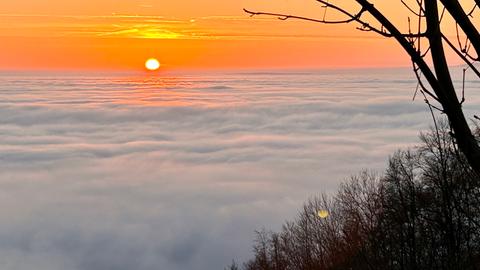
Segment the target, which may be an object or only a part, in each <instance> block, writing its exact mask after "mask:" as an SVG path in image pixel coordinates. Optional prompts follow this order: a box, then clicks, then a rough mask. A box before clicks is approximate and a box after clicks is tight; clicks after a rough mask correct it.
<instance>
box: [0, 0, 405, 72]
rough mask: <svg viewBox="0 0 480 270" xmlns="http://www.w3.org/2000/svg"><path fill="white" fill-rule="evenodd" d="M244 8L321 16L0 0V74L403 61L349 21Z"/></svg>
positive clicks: (172, 4) (261, 5)
mask: <svg viewBox="0 0 480 270" xmlns="http://www.w3.org/2000/svg"><path fill="white" fill-rule="evenodd" d="M243 7H249V8H252V9H256V10H271V11H278V12H287V13H295V14H301V15H306V16H316V17H318V16H322V15H323V10H322V9H321V8H320V7H319V5H318V4H316V3H315V1H304V0H302V1H299V2H298V3H297V2H295V3H290V2H278V1H273V0H269V1H253V0H243V1H239V2H236V1H220V0H207V1H200V2H199V1H193V0H178V1H162V3H158V1H142V2H139V1H134V0H123V1H113V0H95V1H93V0H85V1H82V3H81V4H80V3H79V2H77V1H71V0H68V1H59V0H53V1H49V4H48V5H45V4H44V2H42V1H37V0H17V1H2V3H0V10H1V12H2V14H0V59H2V61H0V69H20V70H22V69H24V70H26V69H114V70H129V69H130V70H135V69H136V70H139V69H141V68H143V62H144V61H145V59H146V58H148V57H149V56H151V55H158V56H159V57H161V58H162V66H163V68H166V69H172V68H173V69H176V68H225V67H232V68H264V67H265V68H267V67H268V68H272V67H276V68H284V67H286V68H288V67H299V68H313V67H359V66H398V65H408V64H409V61H408V57H405V55H404V53H403V52H402V51H401V50H400V49H399V48H398V46H397V45H396V44H395V43H394V42H393V41H392V40H387V39H384V38H381V37H378V36H376V35H374V34H372V33H364V32H359V31H356V30H355V26H354V25H340V26H331V25H320V24H315V23H308V22H301V21H294V20H288V21H279V20H278V19H276V18H268V17H254V18H250V17H249V16H248V15H247V14H245V13H244V12H243V10H242V8H243ZM383 7H384V8H386V9H392V10H393V9H394V8H395V7H394V6H391V5H385V4H384V6H383ZM397 13H398V12H396V13H395V14H397ZM400 18H401V17H400ZM372 50H375V54H372V53H371V52H372Z"/></svg>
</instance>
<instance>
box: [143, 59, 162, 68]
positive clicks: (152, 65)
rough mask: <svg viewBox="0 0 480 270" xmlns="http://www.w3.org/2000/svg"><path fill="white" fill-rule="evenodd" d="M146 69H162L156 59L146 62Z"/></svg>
mask: <svg viewBox="0 0 480 270" xmlns="http://www.w3.org/2000/svg"><path fill="white" fill-rule="evenodd" d="M145 67H146V68H147V69H148V70H157V69H158V68H159V67H160V62H158V60H157V59H155V58H150V59H148V60H147V61H146V62H145Z"/></svg>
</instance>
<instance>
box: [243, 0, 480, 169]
mask: <svg viewBox="0 0 480 270" xmlns="http://www.w3.org/2000/svg"><path fill="white" fill-rule="evenodd" d="M316 1H317V2H319V3H320V4H321V5H322V6H321V8H323V10H324V14H323V18H321V19H315V18H309V17H302V16H295V15H288V14H280V13H271V12H256V11H250V10H247V9H244V10H245V12H247V13H248V14H250V15H251V16H255V15H270V16H277V17H278V18H279V19H281V20H287V19H300V20H307V21H312V22H317V23H325V24H342V23H357V24H359V26H358V27H357V29H359V30H361V31H371V32H375V33H377V34H379V35H381V36H384V37H387V38H394V39H395V40H396V41H397V42H398V44H399V45H400V46H401V47H402V48H403V49H404V51H405V52H406V53H407V54H408V55H409V56H410V58H411V60H412V65H413V71H414V72H415V75H416V77H417V79H418V86H417V90H419V91H420V92H421V93H422V94H423V96H424V98H425V102H426V103H427V104H428V106H429V108H430V110H431V112H432V116H433V117H434V121H435V114H434V111H437V110H438V111H440V112H441V113H442V114H445V115H447V117H448V120H449V124H450V128H451V132H450V133H451V136H452V137H453V138H454V140H455V143H456V145H457V146H458V148H459V149H460V151H461V152H462V153H463V155H465V157H466V160H467V161H468V163H469V164H470V165H471V167H472V168H473V169H474V170H475V172H476V173H477V174H480V146H479V144H478V141H477V140H476V139H475V137H474V135H473V134H472V130H471V129H470V127H469V124H468V122H467V119H466V117H465V115H464V113H463V110H462V104H463V103H464V101H465V96H464V90H463V89H464V88H463V87H462V89H461V90H462V91H461V93H462V96H461V99H459V97H458V96H457V93H456V89H455V86H454V83H453V80H452V76H451V71H450V68H449V66H448V62H447V57H446V54H445V48H444V46H445V45H446V46H448V47H449V48H450V49H451V50H453V52H455V53H456V55H457V56H458V57H459V58H460V59H461V60H462V61H463V62H465V65H466V68H465V69H464V70H463V72H464V74H465V71H466V70H467V69H468V70H471V71H472V72H473V73H474V74H475V75H476V76H477V77H478V79H480V72H479V71H478V69H477V68H476V67H475V65H474V63H475V62H478V61H479V60H480V58H479V56H480V33H479V31H478V29H480V28H479V27H477V26H476V25H475V24H474V23H473V21H472V17H473V15H476V13H480V12H479V10H480V6H479V5H480V0H474V3H472V6H470V7H467V6H466V5H465V4H461V3H460V1H459V0H412V1H408V0H400V1H401V3H402V4H403V5H404V7H405V8H406V10H407V12H408V14H409V16H408V17H407V18H406V19H407V21H408V29H406V30H403V29H401V27H400V26H399V25H395V24H394V23H393V21H392V20H391V19H389V17H387V15H386V13H385V12H383V11H382V10H379V9H377V8H376V7H375V5H374V4H373V2H372V1H369V0H350V1H351V2H352V3H357V4H358V7H359V9H358V10H357V11H356V12H355V11H350V10H347V9H346V8H344V7H342V6H341V4H336V3H332V2H334V0H331V1H329V0H316ZM338 2H341V1H338ZM462 2H464V1H462ZM328 9H331V10H334V11H336V12H338V13H339V14H340V15H342V16H344V18H343V19H340V20H328V18H326V12H327V10H328ZM446 12H448V13H449V14H450V16H451V18H453V21H454V22H455V24H456V31H457V35H456V37H457V41H456V42H455V41H452V40H451V38H449V37H447V35H446V34H445V33H444V31H443V29H442V26H444V24H445V23H442V22H443V21H445V20H444V17H445V16H446ZM411 17H412V18H414V19H415V20H416V21H415V22H413V20H412V19H411ZM370 20H371V21H370ZM425 43H426V45H424V44H425ZM472 48H473V51H474V52H471V51H472ZM427 55H430V56H431V59H432V60H431V62H430V61H427ZM463 80H464V81H463V83H465V75H464V78H463ZM459 90H460V89H459ZM416 92H417V91H416ZM459 92H460V91H459ZM475 118H477V119H480V118H478V117H477V116H475Z"/></svg>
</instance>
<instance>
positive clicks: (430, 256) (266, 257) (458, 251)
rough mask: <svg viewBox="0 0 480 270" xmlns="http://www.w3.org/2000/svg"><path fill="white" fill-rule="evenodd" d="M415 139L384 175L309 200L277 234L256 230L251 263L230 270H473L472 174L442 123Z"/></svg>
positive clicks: (477, 212) (479, 226) (476, 190)
mask: <svg viewBox="0 0 480 270" xmlns="http://www.w3.org/2000/svg"><path fill="white" fill-rule="evenodd" d="M477 138H478V135H477ZM421 140H422V144H421V145H420V146H419V147H417V148H414V149H413V150H406V151H398V152H396V153H395V154H393V156H392V157H391V158H390V161H389V165H388V167H387V169H386V171H385V172H384V173H383V174H381V175H378V174H374V173H371V172H362V173H360V174H359V175H357V176H354V177H352V178H351V179H349V180H348V181H346V182H345V183H343V184H342V185H341V186H340V188H339V190H338V192H337V193H336V194H335V195H334V196H326V195H321V196H319V197H315V198H312V199H310V200H308V201H307V202H306V203H305V204H304V205H303V208H302V209H301V211H300V212H299V214H298V217H297V218H296V219H295V220H294V221H291V222H286V223H285V224H284V225H283V228H282V230H281V231H280V232H271V231H267V230H262V231H259V232H257V237H256V242H255V244H254V249H253V251H254V256H253V258H252V259H251V260H249V261H248V262H246V263H245V264H244V265H243V267H239V266H238V265H237V264H235V263H233V264H232V265H231V266H230V268H229V269H241V268H242V269H244V270H324V269H325V270H326V269H331V270H334V269H360V270H362V269H399V270H400V269H440V270H441V269H445V270H452V269H480V184H479V183H480V181H479V179H478V176H477V174H476V173H475V172H474V171H473V170H472V168H471V166H469V165H468V162H467V161H466V157H465V155H463V154H459V152H458V151H456V144H455V143H454V140H453V139H452V137H451V136H450V129H449V127H448V124H447V123H445V121H443V122H442V121H440V123H439V126H438V129H436V130H432V131H431V132H429V133H426V134H422V135H421ZM322 210H324V211H328V213H329V215H328V216H327V217H324V215H319V213H320V212H319V211H322ZM320 216H322V217H320Z"/></svg>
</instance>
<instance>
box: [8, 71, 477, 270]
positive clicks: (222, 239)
mask: <svg viewBox="0 0 480 270" xmlns="http://www.w3.org/2000/svg"><path fill="white" fill-rule="evenodd" d="M469 77H473V76H472V75H468V76H467V79H468V78H469ZM457 83H461V82H460V81H457ZM415 87H416V80H415V79H414V76H413V75H412V73H411V70H409V69H384V70H380V69H364V70H313V71H271V72H270V71H260V72H253V71H251V72H246V71H223V72H205V73H201V72H183V73H182V72H176V73H174V72H172V73H151V74H144V73H138V74H109V73H97V74H75V73H58V72H57V73H34V72H33V73H15V72H3V73H0V205H1V207H0V268H1V269H4V270H11V269H12V270H13V269H20V270H23V269H36V270H66V269H68V270H70V269H72V270H105V269H115V270H132V269H135V270H153V269H168V270H186V269H195V270H213V269H220V270H221V269H223V267H224V266H226V265H227V264H228V263H230V262H231V260H232V259H236V260H238V261H243V260H245V259H246V258H248V257H249V256H250V255H251V245H252V240H253V239H254V236H255V234H254V231H255V230H258V229H261V228H262V227H265V228H268V229H278V228H279V227H280V226H281V224H282V222H283V221H285V220H286V219H292V218H294V217H295V215H296V212H297V209H299V208H300V206H301V204H302V202H303V201H305V200H306V199H308V198H309V197H311V196H314V195H316V194H320V193H322V192H326V193H331V192H334V191H335V190H336V188H337V186H338V184H339V183H340V182H341V181H343V180H344V179H346V178H348V177H349V176H350V175H352V174H355V173H358V172H359V171H360V170H362V169H372V170H377V171H382V170H383V168H384V167H385V166H386V164H387V159H388V157H389V155H391V154H392V153H393V152H394V151H395V150H396V149H398V148H405V147H411V146H414V145H415V144H417V143H418V134H419V131H420V130H426V129H428V128H429V126H430V125H431V124H432V120H431V117H430V116H429V111H428V108H427V107H426V105H425V103H424V102H423V97H422V96H420V95H417V97H416V99H415V101H412V97H413V96H414V92H415ZM466 93H467V103H466V107H465V108H466V110H467V112H468V116H469V117H471V116H472V115H473V113H474V112H475V109H478V108H479V104H480V94H479V93H478V84H475V83H474V82H467V88H466ZM477 112H478V111H477Z"/></svg>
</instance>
